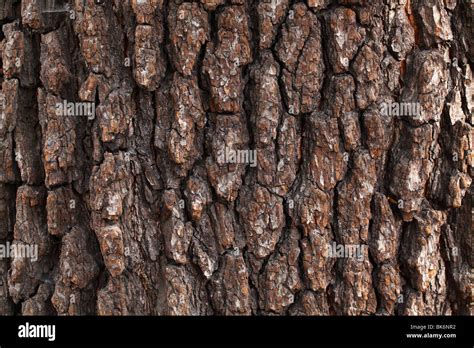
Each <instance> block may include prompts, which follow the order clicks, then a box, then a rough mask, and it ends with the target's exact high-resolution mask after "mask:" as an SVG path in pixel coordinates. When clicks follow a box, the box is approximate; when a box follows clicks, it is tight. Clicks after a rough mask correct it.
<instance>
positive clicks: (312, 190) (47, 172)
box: [0, 0, 474, 315]
mask: <svg viewBox="0 0 474 348" xmlns="http://www.w3.org/2000/svg"><path fill="white" fill-rule="evenodd" d="M96 2H97V1H94V0H75V1H74V0H70V1H66V0H63V1H60V0H21V1H20V0H1V1H0V23H1V24H2V30H1V32H0V59H1V66H2V70H0V83H1V89H0V244H6V243H11V244H13V245H21V244H25V245H37V246H38V255H37V260H34V261H33V260H32V259H31V258H30V259H29V258H25V257H21V256H18V255H17V256H15V257H10V258H3V259H0V314H3V315H13V314H26V315H45V314H58V315H86V314H92V315H95V314H98V315H135V314H138V315H141V314H143V315H150V314H154V315H212V314H224V315H272V314H279V315H373V314H379V315H436V314H438V315H440V314H473V312H474V305H473V303H474V297H473V296H474V295H473V294H474V284H473V273H472V270H473V267H474V255H473V234H472V220H473V215H472V193H473V190H472V186H471V182H472V178H473V177H474V154H473V152H472V151H473V148H474V133H473V126H474V117H473V112H474V100H473V93H474V80H473V73H472V69H473V63H474V4H473V3H472V1H469V0H332V1H331V0H307V1H294V0H260V1H257V0H255V1H250V0H200V1H197V0H195V1H182V0H169V1H167V0H105V1H102V4H96ZM99 3H100V1H99ZM63 101H67V102H70V103H76V104H74V105H77V103H83V102H84V103H85V102H89V103H92V104H93V105H94V113H93V114H92V115H89V117H84V116H82V117H80V116H78V115H61V114H58V112H57V104H58V103H59V104H61V103H63ZM387 103H391V104H392V105H401V103H407V104H408V103H412V104H416V105H418V106H419V110H418V111H419V112H418V113H417V114H416V117H410V116H409V115H406V114H403V113H401V114H397V115H389V114H387V113H386V112H383V111H382V109H383V107H384V105H387ZM92 104H91V105H92ZM249 150H251V151H256V161H255V163H252V161H250V160H249V158H250V157H249V156H250V154H251V153H250V152H249ZM223 153H224V156H223ZM226 153H233V154H246V155H247V158H246V159H245V160H244V161H238V160H235V158H234V160H232V158H230V159H229V158H228V157H226V155H225V154H226ZM223 157H224V158H223ZM331 245H335V246H336V245H338V246H356V247H358V248H359V249H358V250H360V251H361V253H360V255H358V257H357V258H355V257H351V256H350V255H349V256H347V255H345V256H343V257H334V255H329V254H328V250H329V249H328V246H331Z"/></svg>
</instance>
